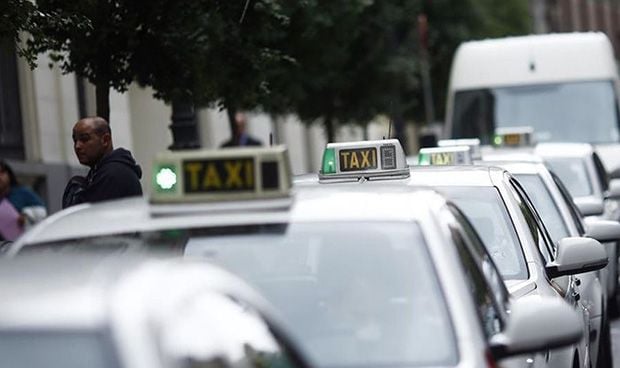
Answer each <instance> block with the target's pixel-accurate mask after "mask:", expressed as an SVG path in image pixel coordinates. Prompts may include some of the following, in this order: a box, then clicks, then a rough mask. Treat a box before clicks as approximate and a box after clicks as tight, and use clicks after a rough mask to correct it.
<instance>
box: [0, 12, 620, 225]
mask: <svg viewBox="0 0 620 368" xmlns="http://www.w3.org/2000/svg"><path fill="white" fill-rule="evenodd" d="M571 31H601V32H604V33H605V34H606V35H607V36H608V37H609V39H610V40H611V41H612V43H613V44H614V47H615V50H618V42H619V36H620V33H619V31H620V2H618V1H603V0H529V1H528V0H502V1H492V0H382V1H378V0H375V1H373V0H347V1H333V0H299V1H278V0H219V1H218V0H82V1H75V0H38V1H36V2H35V1H30V0H3V1H1V2H0V40H1V44H0V157H1V158H5V159H9V161H10V162H11V164H12V165H13V167H14V169H15V170H16V172H17V174H18V176H19V178H20V179H21V181H22V183H24V184H27V185H31V186H32V187H33V188H35V190H36V191H37V192H38V193H39V194H41V196H42V197H43V198H44V200H45V201H46V203H47V204H48V210H49V211H50V213H52V212H55V211H57V210H59V209H60V200H61V197H62V191H63V189H64V186H65V184H66V182H67V179H68V178H70V177H71V176H72V175H74V174H76V173H84V172H85V171H86V168H84V167H81V166H80V165H79V163H78V161H77V159H76V158H75V154H74V153H73V142H72V138H71V129H72V127H73V125H74V124H75V122H76V121H77V120H78V119H79V118H81V117H84V116H92V115H99V116H103V117H105V118H106V119H108V120H109V121H110V123H111V127H112V131H113V137H114V142H115V145H116V147H125V148H128V149H130V150H131V151H132V152H133V154H134V156H135V157H136V159H137V161H138V162H139V163H140V164H141V165H142V168H143V170H144V174H145V175H144V176H143V179H142V184H143V187H144V188H147V187H148V186H149V181H150V177H151V172H150V164H151V161H152V157H153V155H154V154H155V153H157V152H160V151H162V150H166V149H188V148H205V149H213V148H218V147H219V146H220V145H221V144H222V143H223V142H225V141H226V140H228V139H229V138H230V137H231V135H232V132H233V129H234V124H233V122H232V121H233V119H231V118H232V117H234V116H235V113H236V112H245V113H246V117H247V131H248V133H249V134H250V135H251V136H252V137H254V138H255V139H257V140H259V141H260V142H261V143H262V144H263V145H267V144H269V143H270V142H273V143H284V144H287V145H288V147H289V150H290V157H291V161H292V165H293V171H294V173H295V174H300V173H305V172H315V171H317V169H318V167H319V161H320V156H321V153H322V150H323V147H324V144H325V142H326V141H343V140H358V139H380V138H383V137H387V136H392V137H397V138H399V139H400V140H401V142H402V143H403V145H404V146H405V148H406V149H407V150H408V151H409V152H415V151H416V150H417V148H418V147H419V145H420V144H421V143H422V144H424V142H425V140H427V139H429V138H430V137H431V136H430V134H431V133H432V134H435V135H437V136H440V135H441V132H442V121H443V120H444V118H443V116H444V110H445V100H446V88H447V85H448V81H449V77H450V76H449V71H450V65H451V61H452V57H453V55H454V52H455V50H456V48H457V47H458V45H459V44H460V43H461V42H463V41H467V40H477V39H485V38H494V37H505V36H513V35H524V34H534V33H537V34H540V33H552V32H571ZM616 55H617V54H616Z"/></svg>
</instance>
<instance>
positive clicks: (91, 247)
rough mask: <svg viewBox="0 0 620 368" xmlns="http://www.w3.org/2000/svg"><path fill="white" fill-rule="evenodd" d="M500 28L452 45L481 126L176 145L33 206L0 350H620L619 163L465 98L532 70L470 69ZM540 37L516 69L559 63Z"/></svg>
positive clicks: (87, 361) (416, 357)
mask: <svg viewBox="0 0 620 368" xmlns="http://www.w3.org/2000/svg"><path fill="white" fill-rule="evenodd" d="M551 38H552V40H553V41H554V42H556V41H557V42H558V44H560V45H565V44H567V43H570V42H569V41H570V40H568V39H566V38H563V37H555V36H553V37H551ZM576 38H577V40H578V42H579V43H580V44H582V45H588V44H592V45H594V46H592V50H594V51H596V50H599V51H600V52H599V54H598V56H595V57H598V59H601V60H602V61H601V60H599V61H600V62H601V63H602V64H601V68H602V69H604V70H605V71H606V72H609V73H612V72H611V71H610V70H611V69H610V68H609V65H607V64H606V63H605V60H606V59H605V60H603V59H604V58H602V57H601V55H607V54H605V52H606V51H605V50H607V49H606V47H607V46H606V44H605V42H603V41H601V38H600V37H599V35H590V36H584V37H581V36H578V37H576ZM537 40H538V39H537ZM541 42H542V44H543V46H544V40H542V41H541ZM506 43H508V44H511V45H513V44H514V45H513V46H511V47H517V48H518V47H522V46H523V45H522V44H523V43H525V42H523V40H521V39H519V38H517V39H516V40H515V39H509V40H506ZM533 44H535V42H534V41H532V43H530V46H531V45H533ZM503 47H504V43H495V42H489V41H483V42H482V43H481V44H469V45H464V46H463V47H462V49H460V51H459V52H458V53H457V57H456V58H455V67H454V70H453V76H452V78H451V80H452V84H451V95H450V96H449V113H452V112H454V115H455V119H453V120H451V121H449V122H448V123H449V127H450V135H452V136H453V138H460V136H463V135H465V136H468V137H466V138H468V139H451V140H443V141H439V142H438V145H437V147H432V148H422V149H420V151H419V152H418V153H417V155H415V156H409V157H408V156H406V154H405V150H404V149H403V147H402V146H401V144H400V142H399V141H398V140H397V139H381V140H366V141H351V142H329V143H327V144H326V146H325V149H324V152H323V156H322V161H321V165H320V169H319V170H318V171H317V172H315V173H310V174H304V175H299V176H293V175H292V170H291V167H290V162H289V158H288V152H287V148H286V147H285V146H279V145H276V146H270V147H252V148H229V149H223V150H185V151H166V152H162V153H161V154H160V155H158V156H157V157H155V159H154V162H153V167H152V168H153V170H152V172H153V176H152V180H151V182H150V190H148V195H145V196H143V197H133V198H126V199H119V200H113V201H106V202H101V203H82V204H78V205H75V206H73V207H69V208H67V209H65V210H63V211H60V212H58V213H55V214H53V215H51V216H50V217H48V218H46V219H45V220H43V221H42V222H40V223H38V224H37V225H36V226H34V227H33V228H31V229H30V230H29V231H27V232H26V233H24V234H23V235H22V236H21V237H19V238H18V239H17V240H16V241H15V242H13V243H12V244H9V246H8V248H7V250H6V252H5V253H4V255H5V256H6V257H4V258H6V259H2V260H1V262H0V295H1V296H2V298H0V368H5V367H6V368H21V367H43V366H45V367H63V368H66V367H84V366H88V367H102V368H108V367H110V368H120V367H123V368H134V367H136V368H138V367H162V368H163V367H166V368H167V367H215V368H223V367H239V368H281V367H284V368H292V367H297V368H306V367H308V368H310V367H317V368H327V367H329V368H331V367H368V366H373V367H460V368H465V367H472V368H473V367H487V368H495V367H523V368H525V367H528V368H529V367H537V368H541V367H548V368H592V367H596V368H603V367H610V366H612V359H613V357H612V355H613V354H612V348H611V337H610V319H611V318H612V316H615V315H617V314H618V311H619V309H620V308H619V306H618V302H617V300H618V243H619V242H620V223H619V222H617V220H618V219H619V218H620V207H618V202H619V201H620V185H618V184H617V183H614V182H613V181H610V179H609V174H608V172H607V171H606V170H605V166H604V165H603V162H602V160H601V159H600V158H599V157H598V154H597V152H599V150H598V147H594V146H592V145H590V144H583V143H580V144H575V143H540V144H538V141H544V139H542V138H545V137H548V136H550V134H551V133H550V132H548V131H540V128H541V127H544V126H543V125H542V124H543V122H541V121H540V120H535V121H534V122H535V123H536V126H535V127H533V126H529V125H527V124H523V125H521V126H515V127H510V126H507V125H504V124H490V125H489V126H486V125H484V126H481V125H476V124H478V120H476V119H474V118H473V117H472V111H474V110H475V109H473V110H471V109H470V107H471V106H472V105H471V103H473V102H475V101H482V102H479V103H480V104H481V106H482V105H484V103H487V102H489V101H487V96H488V95H489V93H490V92H489V91H490V90H492V92H493V93H495V94H496V95H497V96H499V97H502V96H503V97H506V96H508V95H509V94H510V93H513V92H514V91H513V88H514V89H515V90H518V91H521V92H522V88H521V87H522V86H520V85H517V86H511V87H510V88H509V89H510V90H508V91H506V90H505V88H504V87H503V85H501V84H500V85H495V84H493V83H491V82H489V80H487V79H484V78H483V79H484V80H473V79H472V78H474V76H475V75H474V74H471V73H470V74H467V76H466V77H465V76H463V71H467V70H468V67H469V65H471V64H472V63H475V62H476V60H479V59H480V57H481V56H484V55H485V52H487V50H491V51H493V52H494V53H497V50H503ZM531 50H532V51H531V52H532V55H534V56H536V55H538V54H536V52H538V53H540V55H538V56H537V57H538V59H537V58H536V57H534V56H532V58H530V59H529V60H527V62H528V63H529V64H528V65H529V69H528V70H529V71H528V73H530V74H527V76H521V77H519V78H517V79H515V81H510V80H503V82H506V83H508V82H511V83H512V82H514V83H517V81H523V80H526V81H531V82H532V83H540V82H541V81H547V82H549V83H551V82H558V83H559V82H560V81H566V80H564V79H562V78H560V77H558V78H556V79H553V78H547V79H545V78H542V79H537V78H538V77H539V75H538V74H536V73H538V72H539V71H540V72H541V73H542V72H544V71H545V66H546V64H545V63H546V62H547V61H549V60H551V61H553V58H554V57H555V56H553V55H549V54H548V53H545V51H544V47H539V46H537V47H531ZM601 50H603V51H601ZM594 51H593V54H596V52H594ZM514 60H515V62H521V61H522V60H520V59H519V58H517V57H516V56H515V58H514ZM510 61H511V62H512V59H511V60H510ZM604 66H606V67H607V68H606V69H605V68H603V67H604ZM478 67H480V66H479V65H478ZM563 67H565V65H564V66H563ZM562 70H564V69H562ZM562 70H558V73H556V74H554V76H555V77H557V76H558V75H560V74H561V73H560V72H562ZM501 72H502V71H501V70H499V71H498V70H496V66H492V67H489V73H488V75H489V76H492V75H493V73H499V74H498V75H496V76H495V77H493V78H497V79H498V80H501V78H502V77H506V76H502V75H501ZM581 72H583V71H581ZM459 73H460V74H459ZM613 73H616V72H615V71H613ZM582 74H583V75H586V73H585V72H583V73H582ZM614 75H615V74H614ZM590 77H592V78H594V77H595V76H590ZM489 78H491V77H489ZM504 79H506V78H504ZM487 82H488V83H487ZM485 83H487V84H485ZM569 84H570V86H569V87H570V88H571V91H573V90H578V89H579V88H580V87H582V86H579V85H577V86H575V85H573V83H572V82H571V83H569ZM606 86H607V85H606V84H605V83H603V85H600V84H597V83H595V85H592V86H591V87H593V88H595V87H596V88H600V89H601V90H602V91H603V92H605V91H607V90H608V88H607V87H606ZM473 87H476V88H478V89H476V90H473V89H472V88H473ZM502 93H504V94H503V95H502ZM499 97H498V100H499ZM556 97H557V96H556ZM556 97H553V98H556ZM506 98H508V97H506ZM490 100H493V99H490ZM472 101H473V102H472ZM528 101H529V100H528ZM478 110H481V111H482V110H484V109H478ZM491 110H492V109H491ZM499 110H501V109H500V108H499V107H498V112H504V113H506V112H508V110H510V109H508V110H506V111H504V110H502V111H499ZM549 119H551V118H549ZM472 122H474V123H475V124H474V123H472ZM502 123H504V121H502ZM489 129H494V130H493V133H492V134H491V133H490V131H489ZM537 129H539V131H537ZM592 133H593V134H594V133H597V132H592ZM475 137H478V138H475Z"/></svg>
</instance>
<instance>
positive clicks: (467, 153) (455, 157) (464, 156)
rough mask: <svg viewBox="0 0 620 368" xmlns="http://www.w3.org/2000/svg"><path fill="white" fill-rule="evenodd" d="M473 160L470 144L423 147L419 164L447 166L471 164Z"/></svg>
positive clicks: (419, 155)
mask: <svg viewBox="0 0 620 368" xmlns="http://www.w3.org/2000/svg"><path fill="white" fill-rule="evenodd" d="M472 162H473V160H472V157H471V150H470V148H469V147H468V146H455V147H432V148H421V149H420V152H419V153H418V165H422V166H426V165H432V166H446V165H450V166H451V165H471V164H472Z"/></svg>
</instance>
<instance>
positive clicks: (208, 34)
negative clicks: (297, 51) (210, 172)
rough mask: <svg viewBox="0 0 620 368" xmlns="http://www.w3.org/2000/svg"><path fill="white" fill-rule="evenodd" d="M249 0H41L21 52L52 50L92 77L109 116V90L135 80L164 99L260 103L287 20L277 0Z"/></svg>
mask: <svg viewBox="0 0 620 368" xmlns="http://www.w3.org/2000/svg"><path fill="white" fill-rule="evenodd" d="M10 1H20V0H10ZM21 1H24V0H21ZM249 3H251V5H252V6H251V7H249V6H248V7H247V8H246V6H245V4H246V2H245V1H227V0H219V1H218V0H80V1H73V0H38V1H37V3H36V9H32V10H31V11H30V14H29V17H28V20H29V21H28V22H24V23H22V24H21V30H23V31H26V32H28V33H29V35H30V36H29V38H28V40H27V45H26V48H25V49H24V55H25V56H28V57H29V59H30V60H34V58H35V57H36V55H38V54H40V53H49V55H50V57H51V59H52V60H53V61H54V62H55V63H57V64H58V65H59V66H60V68H61V70H62V71H63V72H65V73H71V72H74V73H76V74H77V75H79V76H81V77H84V78H87V79H88V80H89V81H90V82H91V83H93V84H94V85H95V86H96V88H97V90H96V92H97V113H98V114H99V115H101V116H104V117H106V118H108V117H109V102H108V91H109V89H110V88H114V89H115V90H117V91H120V92H124V91H126V90H127V88H128V86H129V84H131V83H132V82H133V81H137V82H139V83H140V84H142V85H144V86H151V87H153V88H154V89H155V91H156V97H159V98H162V99H164V100H166V101H167V102H172V101H174V100H176V99H184V100H188V101H189V102H193V103H196V104H200V105H209V104H214V103H221V104H224V105H229V104H231V102H229V101H233V100H234V101H235V103H236V104H237V103H238V104H240V105H243V106H256V104H257V102H256V100H257V96H258V95H260V94H264V93H263V92H261V89H262V88H264V78H263V77H262V75H263V73H264V72H263V70H264V69H265V68H269V67H271V66H272V64H273V63H275V62H277V61H278V60H279V58H280V54H279V53H278V51H277V50H275V49H270V48H269V46H268V44H269V41H270V40H273V39H275V38H276V37H277V34H278V33H279V32H283V29H284V28H283V27H282V26H283V25H284V24H285V23H286V21H287V19H286V18H285V17H282V16H281V15H280V14H279V12H278V9H279V5H278V4H277V2H276V1H272V0H253V1H250V2H249Z"/></svg>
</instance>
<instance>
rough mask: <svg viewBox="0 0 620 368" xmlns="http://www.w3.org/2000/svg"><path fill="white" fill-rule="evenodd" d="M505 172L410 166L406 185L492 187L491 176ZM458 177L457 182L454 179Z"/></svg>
mask: <svg viewBox="0 0 620 368" xmlns="http://www.w3.org/2000/svg"><path fill="white" fill-rule="evenodd" d="M504 171H505V170H503V169H501V168H497V167H493V166H486V165H463V166H412V167H411V176H410V177H409V179H408V184H412V185H416V186H417V185H426V186H437V185H441V186H492V185H493V182H492V178H491V176H492V175H493V174H498V173H502V172H504ZM457 176H458V180H455V177H457Z"/></svg>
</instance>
